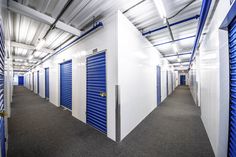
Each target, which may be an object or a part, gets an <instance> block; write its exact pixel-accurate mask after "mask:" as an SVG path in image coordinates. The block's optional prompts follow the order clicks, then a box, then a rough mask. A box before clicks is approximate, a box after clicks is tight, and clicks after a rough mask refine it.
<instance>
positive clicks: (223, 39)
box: [189, 0, 235, 157]
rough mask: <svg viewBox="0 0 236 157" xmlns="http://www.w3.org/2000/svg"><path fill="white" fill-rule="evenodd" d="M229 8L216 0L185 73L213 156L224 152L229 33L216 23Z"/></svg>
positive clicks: (222, 155) (223, 156)
mask: <svg viewBox="0 0 236 157" xmlns="http://www.w3.org/2000/svg"><path fill="white" fill-rule="evenodd" d="M230 8H231V6H230V1H228V0H221V1H219V3H218V5H217V7H216V8H215V12H214V15H213V16H212V18H211V21H210V24H209V26H208V28H207V30H205V32H207V35H206V36H205V37H204V38H203V39H202V41H201V45H200V47H199V56H198V57H197V58H196V59H197V60H196V62H194V63H193V66H192V67H191V70H190V73H189V75H190V78H192V80H191V81H190V82H191V84H190V89H192V90H193V92H197V94H196V93H195V96H197V97H196V98H195V99H196V100H197V101H198V103H200V106H201V118H202V121H203V124H204V126H205V129H206V132H207V134H208V137H209V140H210V142H211V145H212V148H213V151H214V154H215V156H216V157H227V156H228V132H229V130H228V129H229V102H230V100H229V97H230V96H229V91H230V89H229V87H230V85H229V80H230V79H229V47H228V38H229V36H228V31H227V29H226V30H222V29H220V27H221V24H222V22H223V21H224V19H225V18H226V15H227V14H228V11H229V10H230ZM234 9H235V8H234ZM233 13H234V14H235V10H234V11H233ZM226 19H227V21H229V18H226ZM195 75H196V76H195ZM195 77H196V78H195ZM196 85H198V89H197V90H196V89H195V88H196V87H195V86H196ZM194 90H195V91H194Z"/></svg>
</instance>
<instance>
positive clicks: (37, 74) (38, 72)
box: [37, 71, 39, 94]
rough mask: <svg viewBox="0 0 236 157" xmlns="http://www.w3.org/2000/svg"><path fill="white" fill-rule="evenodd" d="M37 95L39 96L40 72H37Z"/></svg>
mask: <svg viewBox="0 0 236 157" xmlns="http://www.w3.org/2000/svg"><path fill="white" fill-rule="evenodd" d="M37 93H38V94H39V71H37Z"/></svg>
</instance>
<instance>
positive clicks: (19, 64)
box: [12, 61, 35, 67]
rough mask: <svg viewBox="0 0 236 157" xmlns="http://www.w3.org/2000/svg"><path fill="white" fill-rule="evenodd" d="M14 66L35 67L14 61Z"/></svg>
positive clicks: (31, 64)
mask: <svg viewBox="0 0 236 157" xmlns="http://www.w3.org/2000/svg"><path fill="white" fill-rule="evenodd" d="M12 64H13V65H15V66H25V67H31V66H33V65H35V64H33V63H28V62H18V61H13V62H12Z"/></svg>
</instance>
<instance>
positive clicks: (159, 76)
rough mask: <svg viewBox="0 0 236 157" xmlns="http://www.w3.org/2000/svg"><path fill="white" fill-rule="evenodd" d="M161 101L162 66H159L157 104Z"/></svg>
mask: <svg viewBox="0 0 236 157" xmlns="http://www.w3.org/2000/svg"><path fill="white" fill-rule="evenodd" d="M160 103H161V67H160V66H157V105H159V104H160Z"/></svg>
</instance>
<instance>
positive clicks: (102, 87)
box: [86, 52, 107, 134]
mask: <svg viewBox="0 0 236 157" xmlns="http://www.w3.org/2000/svg"><path fill="white" fill-rule="evenodd" d="M86 61H87V63H86V67H87V69H86V70H87V92H86V93H87V96H86V97H87V98H86V102H87V109H86V110H87V111H86V121H87V123H88V124H89V125H91V126H93V127H94V128H96V129H98V130H99V131H101V132H103V133H105V134H106V133H107V105H106V97H101V96H100V92H105V93H106V54H105V52H102V53H99V54H96V55H93V56H89V57H87V60H86Z"/></svg>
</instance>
